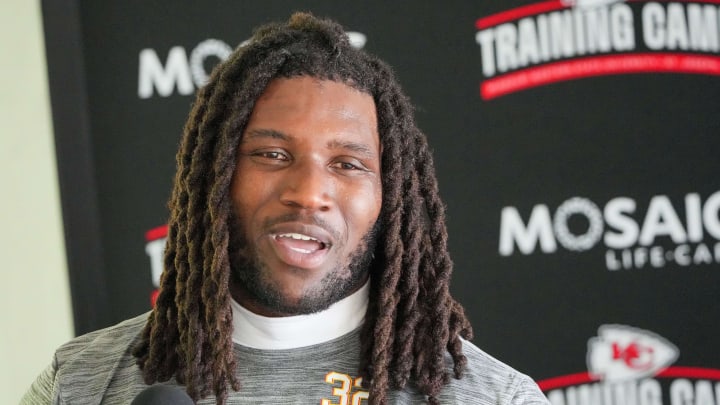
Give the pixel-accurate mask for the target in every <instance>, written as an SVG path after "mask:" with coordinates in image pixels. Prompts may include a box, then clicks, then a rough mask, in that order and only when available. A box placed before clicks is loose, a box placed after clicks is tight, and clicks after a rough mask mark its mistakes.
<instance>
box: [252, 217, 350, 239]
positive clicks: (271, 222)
mask: <svg viewBox="0 0 720 405" xmlns="http://www.w3.org/2000/svg"><path fill="white" fill-rule="evenodd" d="M286 222H301V223H304V224H310V225H315V226H317V227H320V228H322V229H323V230H324V231H325V232H327V233H328V234H330V236H331V237H332V238H333V240H335V241H338V240H340V237H341V234H340V232H339V231H337V230H335V228H334V227H333V226H332V225H331V224H330V223H329V222H327V221H325V220H324V219H322V218H320V217H319V216H317V215H307V214H302V213H299V212H289V213H286V214H283V215H279V216H277V217H273V218H266V219H265V220H264V221H263V224H262V226H263V229H270V228H272V227H273V226H275V225H278V224H283V223H286Z"/></svg>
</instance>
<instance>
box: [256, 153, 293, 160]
mask: <svg viewBox="0 0 720 405" xmlns="http://www.w3.org/2000/svg"><path fill="white" fill-rule="evenodd" d="M254 155H255V156H257V157H261V158H265V159H271V160H288V157H287V156H286V155H285V154H284V153H281V152H275V151H267V152H257V153H254Z"/></svg>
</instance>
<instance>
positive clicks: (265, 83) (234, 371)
mask: <svg viewBox="0 0 720 405" xmlns="http://www.w3.org/2000/svg"><path fill="white" fill-rule="evenodd" d="M177 165H178V168H177V175H176V178H175V183H174V189H173V195H172V197H171V200H170V204H169V206H170V219H169V233H168V241H167V249H166V252H165V261H164V267H165V268H164V273H163V276H162V281H161V290H160V295H159V297H158V300H157V304H156V307H155V308H154V309H153V311H152V312H151V313H150V314H149V315H143V316H140V317H137V318H134V319H130V320H128V321H125V322H123V323H121V324H119V325H117V326H114V327H111V328H108V329H104V330H101V331H97V332H93V333H91V334H88V335H85V336H81V337H78V338H76V339H74V340H73V341H71V342H69V343H68V344H66V345H64V346H62V347H61V348H60V349H58V351H57V353H56V355H55V358H54V361H53V362H52V364H51V365H50V366H49V367H48V369H47V370H46V371H45V372H44V373H43V374H42V375H41V376H40V377H38V379H37V380H36V382H35V383H34V384H33V386H32V387H31V389H30V391H29V392H28V394H27V395H26V397H25V399H24V402H25V403H28V404H45V403H53V404H60V403H62V404H65V403H70V404H75V403H78V404H100V403H104V404H126V403H128V402H130V401H131V400H132V399H133V398H135V397H136V396H137V395H138V393H140V392H141V391H143V390H145V389H146V388H147V386H148V385H152V384H156V385H157V383H162V385H165V386H179V387H182V388H183V389H184V390H185V391H187V394H188V395H189V396H190V397H191V398H192V400H193V401H195V402H196V403H200V404H211V403H220V404H225V403H232V404H258V403H282V404H288V403H294V404H295V403H296V404H318V403H319V404H321V405H331V404H343V405H350V404H352V405H360V404H367V403H372V404H415V403H430V404H438V403H443V404H487V405H490V404H507V405H519V404H546V403H547V401H546V399H545V398H544V397H543V395H542V393H541V392H540V391H539V389H538V388H537V386H536V385H535V384H534V383H533V381H532V380H531V379H530V378H528V377H527V376H525V375H523V374H520V373H518V372H517V371H515V370H513V369H512V368H510V367H508V366H506V365H504V364H503V363H501V362H499V361H497V360H495V359H494V358H492V357H490V356H489V355H487V354H485V353H484V352H483V351H481V350H480V349H478V348H477V347H475V346H474V345H473V344H472V343H470V342H469V341H467V340H465V339H469V338H471V334H472V331H471V328H470V325H469V323H468V321H467V319H466V317H465V315H464V313H463V309H462V307H461V306H460V304H458V303H457V302H456V301H455V300H454V299H453V298H452V296H451V295H450V293H449V281H450V273H451V270H452V262H451V260H450V256H449V254H448V252H447V234H446V228H445V217H444V211H443V204H442V201H441V199H440V197H439V195H438V190H437V183H436V179H435V173H434V168H433V162H432V157H431V154H430V152H429V149H428V145H427V142H426V139H425V137H424V135H423V134H422V133H421V132H420V131H419V130H418V128H417V127H416V125H415V123H414V119H413V116H412V107H411V105H410V103H409V101H408V99H407V97H406V96H405V95H404V94H403V93H402V91H401V89H400V87H399V85H398V83H397V81H396V79H395V78H394V76H393V74H392V72H391V70H390V68H389V67H388V66H387V65H385V64H384V63H383V62H381V61H380V60H378V59H377V58H375V57H373V56H370V55H368V54H366V53H365V52H363V51H359V50H356V49H354V48H352V47H351V46H350V44H349V42H348V39H347V36H346V35H345V33H344V32H343V30H342V28H341V27H340V26H339V25H337V24H336V23H334V22H331V21H328V20H321V19H317V18H315V17H313V16H311V15H308V14H296V15H294V16H293V17H291V19H290V20H289V21H288V22H287V23H286V24H271V25H267V26H264V27H262V28H260V29H258V30H257V31H256V33H255V35H254V36H253V38H252V40H251V41H250V42H249V43H248V44H246V45H243V46H242V47H240V48H238V49H237V50H236V51H235V52H234V53H233V55H231V57H230V58H229V59H228V60H227V61H226V62H224V63H222V64H221V65H219V66H218V68H216V70H215V71H214V73H213V75H212V77H211V78H210V81H209V83H208V84H207V85H206V86H205V87H204V88H202V89H201V90H200V92H199V94H198V97H197V101H196V103H195V104H194V107H193V110H192V112H191V113H190V117H189V119H188V122H187V124H186V126H185V131H184V135H183V140H182V143H181V146H180V150H179V152H178V155H177ZM145 392H146V393H147V392H149V391H145ZM152 395H154V394H152ZM136 403H137V402H136ZM142 403H145V402H142Z"/></svg>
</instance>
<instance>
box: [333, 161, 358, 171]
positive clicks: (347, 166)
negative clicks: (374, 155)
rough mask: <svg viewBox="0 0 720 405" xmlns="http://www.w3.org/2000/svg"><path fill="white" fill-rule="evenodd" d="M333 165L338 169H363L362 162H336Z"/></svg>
mask: <svg viewBox="0 0 720 405" xmlns="http://www.w3.org/2000/svg"><path fill="white" fill-rule="evenodd" d="M335 167H336V168H337V169H340V170H365V167H364V166H363V165H362V164H360V163H352V162H337V163H335Z"/></svg>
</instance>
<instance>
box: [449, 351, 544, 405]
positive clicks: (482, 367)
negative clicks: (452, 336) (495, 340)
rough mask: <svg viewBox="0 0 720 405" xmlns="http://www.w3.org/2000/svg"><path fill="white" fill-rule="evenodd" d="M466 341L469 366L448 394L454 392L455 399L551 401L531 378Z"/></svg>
mask: <svg viewBox="0 0 720 405" xmlns="http://www.w3.org/2000/svg"><path fill="white" fill-rule="evenodd" d="M462 343H463V354H464V355H465V357H466V358H467V367H466V368H465V371H464V373H463V376H462V378H460V379H454V378H452V379H451V381H450V384H449V385H448V388H449V389H448V390H447V391H448V392H447V393H451V394H452V395H453V400H455V401H459V402H458V403H467V404H515V405H518V404H547V399H546V398H545V396H544V395H543V394H542V392H541V391H540V389H539V388H538V386H537V384H535V382H534V381H533V380H532V379H531V378H530V377H528V376H527V375H525V374H523V373H521V372H519V371H517V370H515V369H514V368H512V367H510V366H509V365H507V364H505V363H503V362H502V361H500V360H498V359H496V358H495V357H493V356H491V355H490V354H488V353H486V352H485V351H483V350H482V349H480V348H478V347H477V346H475V345H474V344H472V343H471V342H469V341H466V340H463V341H462ZM442 396H443V395H441V397H442ZM441 402H442V400H441Z"/></svg>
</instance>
